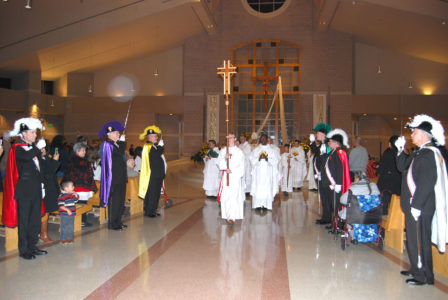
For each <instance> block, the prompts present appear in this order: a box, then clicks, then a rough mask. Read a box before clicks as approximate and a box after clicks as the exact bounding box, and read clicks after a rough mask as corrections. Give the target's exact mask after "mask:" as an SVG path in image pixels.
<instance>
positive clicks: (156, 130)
mask: <svg viewBox="0 0 448 300" xmlns="http://www.w3.org/2000/svg"><path fill="white" fill-rule="evenodd" d="M149 134H157V135H161V134H162V130H160V128H159V127H157V126H156V125H151V126H148V127H146V128H145V129H144V130H143V133H141V134H140V140H144V139H145V138H146V137H147V136H148V135H149Z"/></svg>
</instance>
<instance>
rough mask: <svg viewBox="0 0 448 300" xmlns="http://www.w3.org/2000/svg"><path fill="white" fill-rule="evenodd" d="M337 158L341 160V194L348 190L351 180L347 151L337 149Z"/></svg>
mask: <svg viewBox="0 0 448 300" xmlns="http://www.w3.org/2000/svg"><path fill="white" fill-rule="evenodd" d="M337 152H338V155H339V159H340V160H341V162H342V194H344V193H345V192H347V191H348V189H349V188H350V185H351V184H352V181H351V179H350V167H349V166H348V158H347V152H345V151H344V150H342V149H338V151H337Z"/></svg>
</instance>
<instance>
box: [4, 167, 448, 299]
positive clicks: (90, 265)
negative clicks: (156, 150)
mask: <svg viewBox="0 0 448 300" xmlns="http://www.w3.org/2000/svg"><path fill="white" fill-rule="evenodd" d="M200 178H201V169H200V168H198V167H194V166H193V165H187V166H186V167H184V168H183V169H181V171H180V172H175V173H172V174H171V175H170V176H169V177H168V178H167V180H166V183H167V192H168V194H169V196H170V198H171V199H172V200H173V201H174V206H173V207H171V208H169V209H163V210H162V217H160V218H158V219H148V218H143V217H142V216H141V215H137V216H133V217H132V218H129V219H127V221H126V223H127V224H128V225H129V227H128V228H127V229H126V230H125V231H123V232H115V231H109V230H107V228H106V227H105V226H104V225H103V226H98V225H97V226H95V227H91V228H87V229H84V230H83V233H82V234H79V235H78V236H77V237H76V239H75V243H74V244H73V245H68V246H64V245H61V244H59V243H57V242H55V243H52V244H49V245H45V247H46V248H45V249H46V250H48V252H49V253H48V255H47V256H45V257H38V258H37V259H36V260H33V261H25V260H23V259H21V258H19V257H18V255H17V253H4V252H0V291H1V292H0V299H83V298H88V299H115V298H117V299H321V298H322V297H325V299H337V298H340V299H447V298H448V280H447V279H446V278H443V277H441V276H436V279H437V282H436V284H435V285H434V286H423V287H408V286H407V285H406V284H405V282H404V279H405V278H403V277H401V276H400V274H399V271H400V270H401V269H402V265H405V264H406V257H405V256H403V255H401V254H398V253H395V252H393V250H390V249H387V248H386V250H385V251H384V252H380V251H377V249H376V246H373V245H365V244H359V245H356V246H355V245H352V246H350V247H349V248H348V249H346V250H345V251H342V250H341V247H340V243H339V240H338V241H335V240H334V239H333V236H331V235H329V234H328V233H327V230H325V229H324V228H323V227H321V226H316V225H314V220H315V219H316V218H317V217H318V213H319V210H318V207H319V206H318V199H317V194H316V193H315V192H308V191H303V192H302V191H301V192H295V193H292V194H290V196H289V197H288V198H285V197H283V196H281V197H279V198H278V199H276V202H275V203H274V208H273V211H272V212H266V213H259V212H255V211H254V210H251V208H250V207H251V203H250V200H246V203H245V219H244V220H243V221H242V222H241V221H238V222H237V223H236V224H235V225H234V226H232V227H229V226H228V225H226V223H225V222H223V221H222V220H221V218H220V215H219V206H218V204H217V203H216V201H214V200H207V199H206V198H205V197H204V196H203V191H202V190H201V183H200ZM51 236H52V237H53V238H54V239H56V237H57V233H56V232H55V231H54V229H53V231H52V232H51ZM0 246H3V240H0Z"/></svg>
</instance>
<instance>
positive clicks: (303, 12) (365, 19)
mask: <svg viewBox="0 0 448 300" xmlns="http://www.w3.org/2000/svg"><path fill="white" fill-rule="evenodd" d="M447 49H448V1H447V0H65V1H60V0H46V1H38V0H2V1H0V133H1V134H2V135H4V134H5V133H6V132H8V131H10V130H11V129H12V128H13V126H14V122H15V120H17V119H19V118H23V117H28V116H31V117H35V118H38V119H39V120H41V122H42V123H43V125H44V126H45V131H42V133H41V135H42V136H43V137H44V138H45V139H47V140H48V141H51V140H52V139H53V138H54V137H55V136H58V135H63V136H64V137H65V139H66V141H67V142H69V143H74V142H75V140H76V138H77V137H78V136H81V135H82V136H85V137H87V138H88V139H89V141H94V140H98V139H99V137H98V132H99V131H100V130H101V127H102V125H103V124H104V123H106V122H108V121H111V120H117V121H120V122H122V123H125V125H126V132H125V134H126V142H127V144H128V145H131V144H132V145H134V146H140V145H142V144H143V142H142V141H141V140H140V139H139V135H140V133H141V131H142V130H143V129H144V128H145V127H147V126H149V125H152V124H156V125H157V126H158V127H160V128H161V129H162V131H163V140H164V143H165V153H164V155H165V157H166V160H167V166H168V167H167V175H166V178H165V184H166V195H167V196H168V198H170V199H171V200H172V201H173V205H172V206H171V207H169V208H168V207H165V205H164V201H163V197H162V198H161V199H162V200H161V201H160V202H161V203H160V205H161V208H160V211H161V214H162V216H161V218H157V219H146V218H143V217H142V215H141V209H142V207H141V205H142V204H141V203H139V199H138V197H135V196H134V195H129V196H128V194H127V195H126V200H127V202H128V203H127V206H128V208H127V209H126V212H125V216H124V219H123V220H124V222H125V223H126V224H127V225H128V228H127V229H126V230H124V231H123V232H112V231H108V230H107V225H106V226H105V223H104V220H103V219H100V221H99V222H98V218H102V217H104V216H102V215H101V212H98V210H97V211H95V213H93V210H92V213H90V214H89V216H88V217H89V219H90V220H91V221H92V223H93V226H92V227H88V228H84V227H83V228H82V229H79V231H75V241H74V244H72V245H62V244H61V243H59V241H58V238H57V237H58V235H59V225H57V224H55V223H51V224H49V233H50V235H51V237H52V238H53V240H54V241H53V242H50V243H45V244H43V243H42V244H39V245H40V246H41V247H43V248H45V250H47V251H48V255H46V256H45V257H38V258H37V259H35V260H33V261H25V260H23V259H20V257H19V255H18V252H17V246H15V247H14V245H11V240H9V239H11V236H8V233H7V231H8V230H9V228H5V227H2V228H0V230H1V231H0V289H1V291H2V292H1V293H0V299H44V298H53V297H58V298H62V299H156V298H157V299H318V298H321V297H327V298H329V299H335V298H339V297H345V298H347V299H376V298H379V297H383V298H385V299H422V298H423V297H426V298H428V299H446V297H447V294H448V257H447V254H444V255H442V254H440V253H437V250H435V249H434V250H433V253H434V270H435V272H436V277H435V283H434V285H426V286H423V287H409V286H407V285H406V283H405V281H404V280H403V277H402V276H400V271H401V270H402V269H404V268H407V267H408V266H409V260H408V257H407V254H406V249H405V248H406V247H405V246H404V245H403V243H404V242H403V229H404V228H401V227H400V226H404V225H403V224H401V223H403V222H404V221H402V222H400V225H397V226H398V227H400V228H397V227H393V226H392V225H390V223H392V222H391V221H390V219H391V218H392V216H391V215H389V216H388V217H389V222H388V220H387V218H386V219H384V220H383V224H384V225H385V226H384V227H385V230H386V241H385V245H384V249H379V247H378V246H377V245H375V244H361V243H360V244H358V245H350V246H349V247H347V249H345V250H344V251H343V250H342V249H341V243H340V241H339V240H337V239H336V237H333V236H332V235H330V234H328V232H327V230H325V229H324V228H323V227H321V226H316V225H315V224H314V221H315V220H316V219H318V217H319V215H320V214H321V212H322V211H321V207H320V198H319V196H318V193H316V192H313V191H311V190H308V188H307V183H305V185H304V187H303V188H302V189H301V190H300V191H294V192H293V193H289V196H285V195H283V194H281V193H279V194H278V195H277V196H276V197H275V200H274V203H273V209H272V211H268V212H256V211H254V210H252V209H251V204H250V203H251V197H250V196H248V197H247V198H246V201H245V203H244V219H243V220H242V221H238V222H236V223H235V225H233V226H228V224H226V222H225V221H224V222H223V221H222V220H221V218H220V207H219V205H218V203H217V201H216V200H214V199H209V198H207V197H206V196H205V194H204V190H203V189H202V182H203V177H204V175H203V172H202V169H203V167H204V166H203V163H201V162H193V161H192V160H191V159H190V157H191V156H193V155H195V154H196V153H197V152H198V151H200V150H201V146H202V145H203V144H204V143H206V142H207V141H208V140H210V139H213V140H216V141H217V142H218V144H219V145H225V143H226V134H227V129H226V127H227V125H228V126H229V130H230V131H231V132H234V133H235V134H237V135H240V134H245V135H247V136H248V137H249V136H250V134H251V133H253V132H257V131H263V132H265V133H266V134H267V135H268V136H269V137H271V138H272V139H273V140H274V143H276V144H277V145H278V146H281V145H283V144H286V143H289V142H290V141H292V140H296V139H299V140H301V141H303V142H306V141H309V140H308V136H309V135H310V133H311V132H312V130H313V128H314V126H315V125H316V124H317V123H319V122H325V123H329V124H330V125H331V126H332V127H333V128H341V129H343V130H345V132H347V133H348V135H349V137H354V136H360V137H362V139H363V146H364V147H365V148H366V149H367V150H368V153H369V156H370V157H371V158H372V160H374V161H377V162H379V161H380V158H381V154H382V153H383V152H384V150H386V149H387V148H388V143H389V138H390V137H391V136H392V135H405V136H406V137H407V140H408V144H409V145H410V144H411V142H410V131H409V130H407V129H406V127H405V125H406V124H407V123H408V122H409V121H410V120H411V119H412V117H413V116H415V115H416V114H422V113H424V114H428V115H430V116H432V117H434V118H435V119H437V120H440V122H441V123H442V124H443V126H444V128H445V129H447V128H448V127H447V125H448V102H443V101H447V100H448V51H447ZM227 60H230V62H231V63H232V65H233V66H235V67H236V68H237V69H236V74H235V75H234V76H233V77H232V80H231V87H230V94H229V108H228V109H229V111H228V115H229V116H228V117H227V116H226V105H225V102H226V96H225V95H224V93H223V79H222V78H221V77H220V76H219V75H218V74H217V68H219V67H220V66H222V65H223V62H225V61H227ZM279 78H281V80H280V81H279ZM279 82H281V84H279ZM279 90H280V91H281V94H282V101H279V100H278V99H279V98H278V96H277V98H276V97H275V96H274V95H277V93H278V92H279ZM276 99H277V100H276ZM226 119H229V122H228V124H227V123H226ZM285 135H286V137H285ZM132 183H134V181H131V180H130V181H129V182H128V186H127V193H129V194H131V193H132V191H133V189H135V186H132ZM134 198H135V199H134ZM397 201H398V202H394V201H392V202H391V205H392V204H394V205H395V206H396V207H395V208H396V209H397V211H399V210H400V208H399V200H397ZM140 202H141V201H140ZM90 208H92V206H90ZM92 209H93V208H92ZM398 213H400V212H397V214H398ZM389 225H390V226H389ZM388 226H389V229H388ZM13 234H14V232H13ZM16 234H17V233H16ZM388 234H389V237H387V235H388ZM12 239H13V242H12V243H13V244H14V238H12ZM381 248H383V247H381Z"/></svg>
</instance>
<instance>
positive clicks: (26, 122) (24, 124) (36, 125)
mask: <svg viewBox="0 0 448 300" xmlns="http://www.w3.org/2000/svg"><path fill="white" fill-rule="evenodd" d="M36 129H40V130H45V127H44V126H43V125H42V122H41V121H40V120H39V119H36V118H21V119H18V120H17V121H15V122H14V129H13V130H11V131H10V132H9V136H18V135H19V134H20V133H21V132H23V131H27V130H36Z"/></svg>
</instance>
